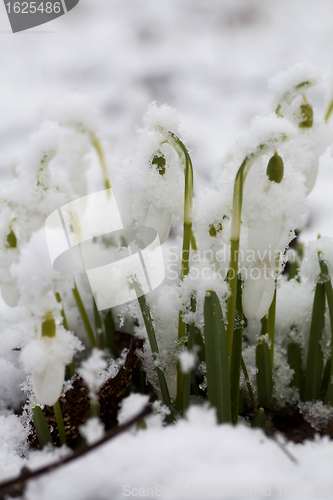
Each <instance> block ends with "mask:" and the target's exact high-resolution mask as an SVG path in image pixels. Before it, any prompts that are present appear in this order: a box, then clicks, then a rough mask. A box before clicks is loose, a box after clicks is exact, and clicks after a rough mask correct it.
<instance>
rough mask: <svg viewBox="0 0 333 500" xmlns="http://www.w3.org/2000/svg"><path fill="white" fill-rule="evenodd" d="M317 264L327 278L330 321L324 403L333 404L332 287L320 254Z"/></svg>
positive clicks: (326, 289) (326, 291)
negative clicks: (327, 376)
mask: <svg viewBox="0 0 333 500" xmlns="http://www.w3.org/2000/svg"><path fill="white" fill-rule="evenodd" d="M319 265H320V270H321V274H322V276H323V277H326V278H327V279H326V281H325V282H324V288H325V294H326V298H327V305H328V311H329V315H330V323H331V362H330V377H329V384H328V389H327V392H326V395H325V403H326V404H330V405H331V406H333V289H332V282H331V277H330V275H329V272H328V267H327V265H326V263H325V261H324V260H323V259H322V256H321V254H319Z"/></svg>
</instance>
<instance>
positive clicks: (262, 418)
mask: <svg viewBox="0 0 333 500" xmlns="http://www.w3.org/2000/svg"><path fill="white" fill-rule="evenodd" d="M265 424H266V415H265V410H264V409H263V408H258V410H257V411H256V413H255V415H254V417H253V420H252V422H251V427H260V428H261V429H264V428H265Z"/></svg>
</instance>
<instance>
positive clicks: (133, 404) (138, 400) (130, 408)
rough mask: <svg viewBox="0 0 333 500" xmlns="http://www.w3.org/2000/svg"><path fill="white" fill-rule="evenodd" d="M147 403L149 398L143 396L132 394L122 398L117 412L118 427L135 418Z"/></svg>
mask: <svg viewBox="0 0 333 500" xmlns="http://www.w3.org/2000/svg"><path fill="white" fill-rule="evenodd" d="M148 403H149V396H147V395H145V394H138V393H133V394H130V395H129V396H127V398H124V399H123V400H122V401H121V403H120V405H119V406H120V410H119V412H118V416H117V418H118V423H119V425H123V424H126V422H128V421H129V420H131V419H132V418H134V417H136V415H138V414H139V413H140V412H141V411H142V410H143V409H144V408H145V407H146V406H147V404H148Z"/></svg>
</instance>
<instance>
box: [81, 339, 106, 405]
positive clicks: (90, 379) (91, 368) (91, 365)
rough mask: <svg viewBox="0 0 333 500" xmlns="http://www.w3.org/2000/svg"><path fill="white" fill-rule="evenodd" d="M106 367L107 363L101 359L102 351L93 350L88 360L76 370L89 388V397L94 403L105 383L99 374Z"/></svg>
mask: <svg viewBox="0 0 333 500" xmlns="http://www.w3.org/2000/svg"><path fill="white" fill-rule="evenodd" d="M106 367H107V362H106V360H105V359H104V358H103V351H100V350H99V349H96V348H95V349H93V351H92V353H91V355H90V356H89V358H88V359H86V360H84V361H83V362H82V364H81V366H80V368H79V370H78V372H79V374H80V375H81V376H82V377H83V380H84V382H85V384H86V385H87V386H88V388H89V397H90V399H91V401H92V402H94V403H95V402H97V394H98V392H99V390H100V388H101V387H102V385H103V384H104V382H105V380H103V377H101V373H102V372H103V370H104V369H105V368H106Z"/></svg>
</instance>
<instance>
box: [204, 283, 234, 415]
mask: <svg viewBox="0 0 333 500" xmlns="http://www.w3.org/2000/svg"><path fill="white" fill-rule="evenodd" d="M204 319H205V324H204V335H205V352H206V369H207V392H208V399H209V401H210V403H211V404H212V406H214V407H215V408H216V409H217V415H218V420H219V422H220V423H223V422H231V402H230V381H229V361H228V350H227V341H226V334H225V329H224V321H223V316H222V309H221V304H220V302H219V299H218V297H217V295H216V293H215V292H214V291H210V292H207V294H206V297H205V304H204Z"/></svg>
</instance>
